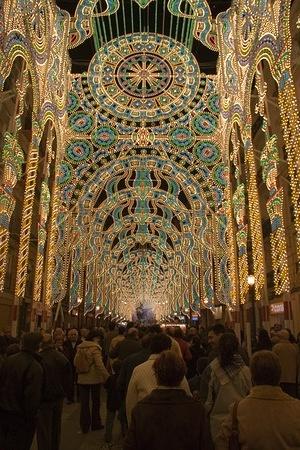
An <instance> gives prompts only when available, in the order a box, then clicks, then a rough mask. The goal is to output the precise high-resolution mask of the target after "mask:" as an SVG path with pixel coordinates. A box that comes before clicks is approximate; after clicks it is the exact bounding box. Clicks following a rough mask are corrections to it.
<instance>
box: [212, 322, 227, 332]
mask: <svg viewBox="0 0 300 450" xmlns="http://www.w3.org/2000/svg"><path fill="white" fill-rule="evenodd" d="M210 331H212V332H213V333H215V334H217V335H219V334H224V333H225V331H226V330H225V327H224V325H222V324H221V323H216V324H215V325H213V326H211V327H209V329H208V333H209V332H210Z"/></svg>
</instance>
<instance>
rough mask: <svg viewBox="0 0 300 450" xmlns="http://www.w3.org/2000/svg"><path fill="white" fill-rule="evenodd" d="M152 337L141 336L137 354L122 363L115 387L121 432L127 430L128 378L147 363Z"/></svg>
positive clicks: (150, 334) (148, 335)
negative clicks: (117, 392) (118, 401)
mask: <svg viewBox="0 0 300 450" xmlns="http://www.w3.org/2000/svg"><path fill="white" fill-rule="evenodd" d="M149 331H150V330H149ZM152 335H153V334H152V333H151V332H149V333H148V334H146V335H145V336H143V338H142V339H141V344H142V349H141V350H140V351H139V352H137V353H133V354H132V355H130V356H128V357H127V358H126V359H124V361H123V362H122V366H121V370H120V374H119V377H118V382H117V385H118V390H119V393H120V398H121V405H120V410H119V417H120V421H121V424H122V426H123V430H125V429H126V428H127V417H126V395H127V389H128V385H129V382H130V378H131V375H132V372H133V370H134V369H135V367H137V366H138V365H140V364H142V363H143V362H145V361H147V359H148V358H149V357H150V355H151V350H150V342H151V337H152Z"/></svg>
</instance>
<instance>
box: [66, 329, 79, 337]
mask: <svg viewBox="0 0 300 450" xmlns="http://www.w3.org/2000/svg"><path fill="white" fill-rule="evenodd" d="M73 330H75V331H77V333H78V334H79V332H78V330H77V328H76V327H72V328H69V329H68V330H67V336H68V335H69V333H70V331H73Z"/></svg>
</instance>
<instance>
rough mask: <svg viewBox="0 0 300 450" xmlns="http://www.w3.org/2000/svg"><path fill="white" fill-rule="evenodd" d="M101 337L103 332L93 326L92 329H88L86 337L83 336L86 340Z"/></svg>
mask: <svg viewBox="0 0 300 450" xmlns="http://www.w3.org/2000/svg"><path fill="white" fill-rule="evenodd" d="M96 337H97V338H99V339H102V337H103V334H102V333H101V331H100V330H97V328H94V329H93V330H90V331H89V333H88V335H87V337H86V338H85V340H86V341H92V340H93V339H94V338H96Z"/></svg>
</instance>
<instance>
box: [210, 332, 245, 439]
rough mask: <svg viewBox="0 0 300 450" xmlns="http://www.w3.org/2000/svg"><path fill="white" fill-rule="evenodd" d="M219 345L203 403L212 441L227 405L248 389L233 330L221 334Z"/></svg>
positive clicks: (243, 395)
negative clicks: (207, 416)
mask: <svg viewBox="0 0 300 450" xmlns="http://www.w3.org/2000/svg"><path fill="white" fill-rule="evenodd" d="M218 347H219V353H218V356H217V358H215V359H214V360H213V361H212V362H211V363H210V368H211V377H210V381H209V388H208V397H207V401H206V403H205V407H206V410H207V413H208V414H209V419H210V429H211V434H212V438H213V440H214V439H215V437H216V435H217V432H218V430H219V427H220V425H221V423H222V421H223V420H224V419H225V418H226V416H227V415H228V410H229V406H230V405H231V404H232V403H233V402H235V401H236V400H239V399H240V398H243V397H246V395H248V394H249V392H250V389H251V375H250V370H249V368H248V367H247V366H246V365H245V363H244V361H243V358H242V357H241V355H240V354H239V353H238V348H239V343H238V340H237V337H236V336H235V335H234V334H232V333H224V334H223V335H222V336H221V337H220V339H219V345H218Z"/></svg>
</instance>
